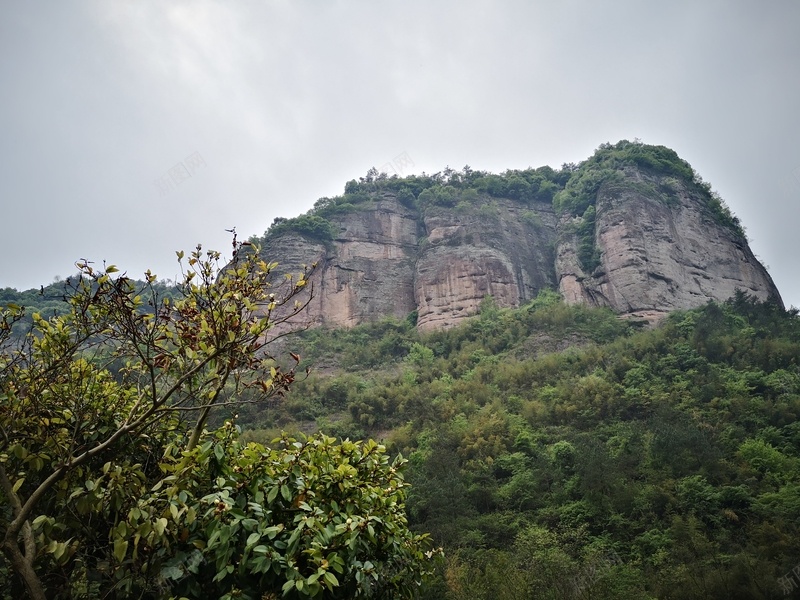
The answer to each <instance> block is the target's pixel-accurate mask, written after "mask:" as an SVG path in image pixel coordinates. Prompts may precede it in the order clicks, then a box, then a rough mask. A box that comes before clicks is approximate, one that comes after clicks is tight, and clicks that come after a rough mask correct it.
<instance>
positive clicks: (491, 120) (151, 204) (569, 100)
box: [0, 0, 800, 306]
mask: <svg viewBox="0 0 800 600" xmlns="http://www.w3.org/2000/svg"><path fill="white" fill-rule="evenodd" d="M799 28H800V2H796V1H795V0H785V1H781V0H773V1H771V2H758V3H757V2H755V1H752V2H743V1H731V0H724V1H719V2H715V1H697V0H691V1H680V0H679V1H673V2H655V1H653V2H643V1H641V0H630V1H624V0H619V1H606V2H597V1H596V0H581V1H559V2H555V1H540V2H534V1H526V2H522V1H520V2H502V1H492V2H488V1H487V2H474V1H463V0H461V1H458V2H456V1H452V2H445V1H442V2H435V1H431V0H426V1H421V2H414V1H411V2H409V1H405V2H388V1H387V2H378V1H370V2H367V1H361V2H356V1H353V2H332V1H331V2H323V1H322V0H319V1H316V2H311V1H302V0H301V1H298V0H293V1H286V2H266V1H264V2H255V1H252V2H251V1H233V0H225V1H224V2H223V1H219V2H215V1H203V0H192V1H185V2H184V1H170V2H166V1H162V2H156V1H146V0H136V1H133V0H128V1H125V0H115V1H110V0H105V1H100V0H75V1H66V0H58V1H55V0H53V1H49V2H47V1H37V2H23V1H22V0H20V1H12V0H0V202H2V223H3V230H2V235H0V252H2V255H3V257H4V259H3V261H2V266H1V267H0V287H5V286H10V287H16V288H18V289H27V288H31V287H38V286H39V285H40V284H42V283H44V284H46V283H49V282H51V281H52V280H53V279H54V277H55V276H62V277H65V276H67V275H69V274H71V273H72V272H74V270H75V269H74V262H75V261H76V260H78V259H80V258H87V259H90V260H94V261H97V262H98V263H101V262H102V261H103V260H106V261H108V262H109V263H114V264H116V265H118V266H119V267H120V268H121V269H123V270H127V271H128V273H129V274H130V275H131V276H135V277H140V276H141V275H142V273H143V272H144V270H145V269H147V268H151V269H152V270H153V271H154V272H156V273H157V274H158V275H159V277H162V278H174V277H175V275H176V271H177V269H176V261H175V250H178V249H191V248H193V247H194V246H195V245H196V244H197V243H202V244H203V245H204V246H205V247H211V248H214V249H219V250H223V251H227V250H229V248H230V238H229V234H227V233H226V232H225V229H229V228H231V227H234V226H235V227H236V228H237V231H238V233H239V234H240V237H247V236H249V235H252V234H259V235H260V234H262V233H263V232H264V230H266V229H267V227H268V226H269V225H270V223H271V222H272V220H273V219H274V218H275V217H278V216H281V217H291V216H296V215H298V214H300V213H302V212H304V211H306V210H308V209H309V208H311V206H312V205H313V203H314V202H315V201H316V200H317V199H318V198H320V197H322V196H333V195H338V194H341V193H342V192H343V190H344V184H345V182H346V181H347V180H349V179H353V178H357V177H359V176H362V175H364V174H365V173H366V171H367V170H368V169H369V168H370V167H372V166H375V167H382V166H384V165H389V166H392V167H394V168H395V169H396V170H397V171H399V172H400V174H401V175H408V174H410V173H419V172H422V171H425V172H428V173H433V172H437V171H440V170H442V169H443V168H444V167H446V166H450V167H453V168H461V167H463V166H464V165H467V164H468V165H470V166H471V167H472V168H474V169H484V170H490V171H495V172H502V171H504V170H506V169H509V168H526V167H538V166H542V165H551V166H553V167H558V166H560V165H561V164H562V163H565V162H579V161H581V160H584V159H586V158H588V157H589V156H590V155H591V154H592V152H593V151H594V150H595V148H596V147H597V146H598V145H600V144H601V143H603V142H616V141H618V140H620V139H623V138H624V139H633V138H640V139H641V140H642V141H643V142H645V143H649V144H663V145H666V146H669V147H671V148H673V149H674V150H675V151H677V152H678V154H679V155H680V156H681V157H683V158H685V159H686V160H688V161H689V162H690V163H691V164H692V166H693V167H694V168H695V169H696V170H697V171H698V172H699V173H700V174H701V175H702V177H703V178H704V179H705V180H706V181H709V182H710V183H711V184H712V186H713V187H714V189H716V190H717V191H718V192H719V193H720V194H721V195H722V197H723V198H724V199H725V200H726V201H727V203H728V205H729V206H730V207H731V209H732V210H733V212H734V213H735V214H736V215H738V216H739V217H740V219H741V220H742V222H743V223H744V225H745V227H746V228H747V231H748V234H749V236H750V239H751V245H752V248H753V251H754V252H755V253H756V255H757V256H758V257H759V258H760V259H761V260H762V261H763V262H764V263H765V264H766V265H767V266H768V268H769V271H770V273H771V274H772V277H773V278H774V279H775V282H776V283H777V285H778V287H779V289H780V290H781V293H782V295H783V298H784V300H785V302H786V304H787V305H795V306H800V278H799V277H798V275H800V268H799V267H798V264H799V263H800V253H799V252H798V247H799V246H800V231H798V224H800V202H798V199H800V143H799V142H798V140H800V113H799V112H798V111H799V110H800V35H798V29H799Z"/></svg>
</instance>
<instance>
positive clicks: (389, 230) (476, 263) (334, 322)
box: [262, 165, 780, 330]
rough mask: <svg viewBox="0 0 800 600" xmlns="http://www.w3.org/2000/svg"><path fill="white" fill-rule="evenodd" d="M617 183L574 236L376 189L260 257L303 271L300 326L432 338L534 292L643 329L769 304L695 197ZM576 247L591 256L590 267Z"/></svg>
mask: <svg viewBox="0 0 800 600" xmlns="http://www.w3.org/2000/svg"><path fill="white" fill-rule="evenodd" d="M620 173H621V175H620V176H618V177H615V178H613V179H612V180H610V181H607V182H605V183H602V184H601V185H599V187H598V189H597V191H596V194H595V195H594V197H593V198H591V205H592V206H593V207H594V209H593V210H594V212H593V213H592V218H593V219H594V226H593V228H592V227H591V223H589V224H588V225H589V226H590V227H589V228H588V234H587V233H586V232H587V227H586V225H587V223H586V222H585V219H586V218H589V217H587V216H586V215H584V216H583V217H581V216H576V215H574V214H570V213H569V212H562V214H560V215H559V214H557V212H556V210H555V209H554V208H553V205H552V204H551V203H549V202H540V201H533V202H531V201H528V202H520V201H518V200H512V199H509V198H500V197H489V196H481V197H480V198H479V200H478V201H477V202H473V204H472V205H470V206H465V205H464V203H461V204H454V205H453V206H440V205H429V206H426V207H423V208H419V207H418V206H417V207H415V206H414V205H413V203H409V202H403V201H401V200H400V199H398V194H397V193H394V192H391V191H385V190H384V191H381V192H379V193H376V194H373V197H372V198H371V200H370V201H368V202H363V203H362V204H360V205H358V206H356V207H355V208H354V209H351V210H348V211H344V212H343V213H341V214H333V215H330V216H328V217H327V220H328V221H329V222H330V223H331V225H332V231H331V236H330V239H326V240H315V239H312V238H310V237H308V236H307V235H305V234H304V233H302V232H297V231H292V230H291V229H290V230H288V231H284V232H281V233H279V234H278V235H269V234H268V235H267V236H266V238H265V244H264V246H263V248H262V253H263V254H264V256H265V258H269V260H274V261H278V262H279V263H280V265H281V269H282V270H283V271H284V272H293V271H297V270H299V269H300V268H301V265H303V264H310V263H317V267H316V270H315V272H314V273H313V275H312V277H311V282H312V284H313V299H311V301H310V305H309V307H308V309H307V310H306V311H305V313H304V315H303V317H302V318H303V319H304V320H306V321H308V322H310V323H316V324H324V325H328V326H332V327H340V326H345V327H349V326H353V325H357V324H359V323H364V322H369V321H374V320H378V319H380V318H383V317H386V316H392V317H395V318H398V319H402V318H406V317H407V316H408V315H409V313H412V312H414V311H416V314H417V325H418V327H419V328H420V329H423V330H431V329H436V328H446V327H451V326H453V325H455V324H457V323H458V322H459V321H460V320H461V319H463V318H465V317H468V316H470V315H473V314H475V313H476V312H477V310H478V306H479V304H480V302H481V301H482V300H483V298H484V297H485V296H487V295H491V296H492V297H493V298H494V300H495V301H496V303H497V305H498V306H500V307H516V306H519V305H521V304H524V303H525V302H527V301H529V300H531V299H533V298H534V297H535V296H536V295H537V294H538V293H539V291H540V290H542V289H545V288H551V289H558V290H559V292H560V293H561V294H562V295H563V297H564V298H565V300H566V301H567V302H570V303H584V304H588V305H592V306H608V307H610V308H612V309H613V310H614V311H616V312H618V313H620V314H622V315H632V316H642V317H646V318H657V317H658V316H660V315H663V314H665V313H667V312H668V311H671V310H675V309H687V308H693V307H696V306H699V305H702V304H704V303H706V302H708V301H709V300H716V301H724V300H726V299H728V298H730V297H731V296H732V295H733V294H734V293H735V292H736V290H742V291H744V292H747V293H748V294H751V295H754V296H756V297H758V298H760V299H762V300H763V299H767V298H769V297H772V298H774V299H775V300H776V301H778V302H780V296H779V294H778V291H777V289H776V288H775V285H774V283H773V282H772V279H771V278H770V276H769V274H768V273H767V271H766V269H764V267H763V266H762V265H761V264H760V263H759V261H758V260H757V259H756V258H755V256H754V255H753V253H752V252H751V251H750V248H749V247H748V245H747V241H746V239H745V238H744V237H743V235H742V234H741V232H740V231H737V230H736V228H732V227H730V226H729V224H726V223H725V222H722V221H720V218H719V214H720V213H719V211H717V212H715V210H714V205H713V202H712V203H709V199H708V197H707V193H706V194H705V195H704V192H703V189H704V188H702V187H698V186H697V185H695V184H694V183H692V182H691V181H681V180H679V179H676V178H675V177H668V176H667V175H664V174H663V173H658V172H657V171H653V170H651V169H646V168H640V167H637V166H635V165H634V166H631V165H628V166H625V167H624V168H623V169H621V170H620ZM707 191H708V190H707V189H706V192H707ZM717 208H718V207H717ZM587 235H588V238H587ZM581 244H584V245H586V244H589V246H590V247H591V246H593V248H594V254H593V260H591V261H589V263H590V264H585V263H586V261H585V260H583V261H582V260H581V248H582V246H581ZM584 250H585V249H584Z"/></svg>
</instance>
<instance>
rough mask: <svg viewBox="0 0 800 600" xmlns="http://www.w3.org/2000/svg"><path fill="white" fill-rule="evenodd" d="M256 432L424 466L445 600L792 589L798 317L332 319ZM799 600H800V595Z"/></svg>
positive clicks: (426, 506) (419, 496)
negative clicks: (304, 373) (334, 441)
mask: <svg viewBox="0 0 800 600" xmlns="http://www.w3.org/2000/svg"><path fill="white" fill-rule="evenodd" d="M290 345H291V346H292V348H294V349H295V350H297V351H299V352H300V353H301V354H302V355H303V357H304V358H303V363H304V364H308V365H309V366H311V367H312V368H315V367H316V368H317V369H318V370H317V372H314V371H312V375H311V376H310V377H309V378H308V379H307V380H305V381H303V382H299V383H298V384H297V386H296V387H295V389H294V390H293V391H292V393H291V394H290V395H289V397H288V398H287V399H286V400H284V401H283V402H282V403H280V404H277V405H275V406H274V407H272V408H271V409H269V410H267V411H265V412H252V413H249V414H245V413H241V414H240V422H241V423H242V424H243V425H245V427H246V428H248V427H249V428H250V429H251V430H250V431H249V433H248V434H247V435H249V436H251V437H253V438H256V439H258V438H261V439H267V438H270V437H272V435H273V433H274V432H275V431H277V430H278V429H281V428H289V429H292V428H303V429H306V430H310V429H315V428H321V429H323V430H325V431H326V432H329V433H331V434H334V435H339V436H342V437H345V436H350V437H351V438H361V437H365V436H370V437H377V438H381V439H384V440H385V441H386V442H388V443H389V444H390V448H393V449H394V451H395V452H402V453H403V454H404V455H406V456H408V457H410V461H411V468H410V470H409V473H408V479H409V480H410V481H411V483H412V484H413V487H412V491H411V492H410V496H409V502H408V505H409V511H410V518H411V521H412V522H413V524H414V526H415V527H416V528H418V529H419V530H420V531H430V532H431V533H432V534H433V537H434V539H435V540H436V541H437V542H438V543H440V544H442V545H443V546H444V548H445V551H446V554H447V557H448V558H447V562H446V564H444V565H442V567H441V572H440V577H439V579H438V581H436V582H435V583H434V584H432V585H430V586H428V588H427V589H426V590H425V592H424V594H423V595H425V596H426V597H430V598H439V597H447V598H465V599H466V598H493V599H494V598H590V597H591V598H648V597H657V598H779V597H787V596H784V591H787V594H789V593H793V594H797V591H796V590H795V591H792V592H790V591H789V587H788V586H789V585H790V580H789V579H787V578H786V576H787V575H788V576H790V577H791V572H790V571H791V569H792V568H794V567H795V566H796V564H797V563H798V562H799V561H800V535H799V534H800V523H798V520H797V517H798V515H800V469H799V468H798V467H800V424H798V422H797V417H798V413H800V364H798V363H799V362H800V319H798V317H797V312H796V311H795V310H792V311H789V312H786V311H784V310H783V309H782V308H780V307H779V306H777V305H774V304H768V303H767V304H762V303H758V302H756V301H754V300H753V299H751V298H749V297H747V296H745V295H743V294H740V295H738V296H737V297H736V298H734V299H732V300H731V301H729V302H728V303H726V304H722V305H720V304H713V303H709V304H708V305H706V306H704V307H702V308H699V309H696V310H693V311H689V312H675V313H673V314H671V315H670V316H669V317H668V318H667V320H666V321H665V322H664V323H663V325H662V326H661V327H659V328H657V329H647V330H639V329H638V328H637V327H635V326H634V325H633V324H631V323H629V322H625V321H623V320H620V319H618V318H617V317H615V316H614V315H613V314H612V313H611V312H610V311H606V310H602V309H589V308H584V307H579V306H567V305H564V304H563V303H562V302H561V300H560V299H559V298H558V296H557V295H556V294H553V293H543V294H541V295H540V296H539V297H538V298H537V299H536V300H534V301H533V302H532V303H530V304H528V305H526V306H524V307H522V308H520V309H516V310H508V309H498V308H497V307H496V306H495V305H494V304H493V302H492V301H491V299H487V300H486V301H484V303H483V305H482V309H481V313H480V315H479V316H478V317H476V318H475V319H473V320H471V321H469V322H468V323H466V324H465V325H463V326H461V327H459V328H456V329H453V330H450V331H442V332H438V333H434V334H430V335H424V336H423V335H421V334H419V333H418V332H417V331H416V330H415V329H414V327H413V315H410V317H409V319H408V320H407V321H403V322H400V321H390V320H387V321H382V322H380V323H377V324H373V325H368V326H362V327H357V328H354V329H350V330H339V331H328V330H325V329H317V330H313V331H309V332H306V333H304V334H303V335H302V336H300V337H299V338H297V337H295V338H290ZM792 597H794V596H792Z"/></svg>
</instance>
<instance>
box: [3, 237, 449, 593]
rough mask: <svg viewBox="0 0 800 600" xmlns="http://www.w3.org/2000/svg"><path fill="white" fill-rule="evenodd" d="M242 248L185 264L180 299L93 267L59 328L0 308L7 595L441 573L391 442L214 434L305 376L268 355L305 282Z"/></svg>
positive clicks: (409, 582) (258, 588)
mask: <svg viewBox="0 0 800 600" xmlns="http://www.w3.org/2000/svg"><path fill="white" fill-rule="evenodd" d="M234 244H235V246H234V247H235V248H236V250H237V251H236V252H235V254H234V256H235V258H234V259H233V260H232V261H227V260H226V261H221V257H220V254H219V253H218V252H214V251H207V252H202V251H201V248H200V247H199V246H198V247H197V249H196V250H194V251H193V252H191V253H190V254H189V255H188V256H186V257H185V258H186V261H185V262H184V260H183V259H184V254H183V253H182V252H179V253H178V259H179V261H180V264H181V271H182V274H183V277H182V280H181V282H180V284H179V285H178V286H177V287H175V288H172V289H170V290H169V292H170V293H169V294H166V295H162V291H163V290H162V288H163V286H161V285H159V284H157V283H156V281H155V276H153V275H151V274H149V273H148V274H147V277H148V279H147V281H145V282H143V283H142V282H134V281H132V280H130V279H129V278H128V277H126V276H125V275H124V274H119V272H118V270H117V268H116V267H114V266H113V265H108V266H104V267H103V268H102V269H98V268H95V267H93V266H91V265H90V264H88V263H86V262H81V263H79V264H78V268H79V270H80V271H79V273H78V274H77V275H76V276H75V277H73V278H70V280H68V281H66V282H65V283H64V285H63V290H62V291H63V295H62V298H61V301H60V304H55V305H54V306H53V307H52V308H53V310H54V311H55V312H56V314H55V315H50V316H48V315H43V314H41V313H39V312H36V311H33V312H32V313H31V320H30V325H29V326H28V327H27V328H25V329H23V330H22V331H21V332H20V331H19V327H21V326H23V327H24V326H25V319H24V318H23V317H24V310H25V309H23V308H22V307H21V306H20V305H18V304H17V303H6V304H5V306H0V597H2V598H3V599H6V600H7V599H10V598H18V597H23V595H24V597H27V598H31V599H32V600H46V599H48V598H64V599H66V598H87V599H92V598H176V597H186V598H202V597H214V598H223V599H232V598H249V599H252V600H257V599H260V598H277V597H278V595H280V596H281V597H284V598H317V599H324V598H331V599H334V598H347V599H350V598H381V599H384V598H409V597H411V596H413V594H414V592H415V591H416V590H417V588H418V586H419V583H420V580H421V578H422V577H423V576H424V575H425V574H426V573H427V572H428V571H430V570H431V567H432V565H434V564H435V562H434V561H433V560H432V559H433V558H434V557H436V556H438V555H439V554H440V552H439V551H438V550H434V549H432V548H430V546H429V540H428V538H427V536H425V535H418V534H415V533H413V532H412V531H411V530H410V529H409V527H408V521H407V518H406V511H405V497H406V488H407V484H406V483H405V481H404V479H403V474H402V469H403V465H404V462H405V461H404V460H403V459H402V458H400V457H397V458H395V459H393V460H390V457H389V455H388V454H387V452H386V448H385V447H384V446H381V445H379V444H377V443H375V442H373V441H367V442H352V441H349V440H348V441H344V442H342V443H337V442H336V440H334V439H333V438H330V437H326V436H324V435H316V436H311V437H306V436H302V435H298V436H295V437H288V436H280V437H279V438H277V439H275V440H270V441H269V444H268V445H265V444H259V443H255V442H252V441H251V442H249V443H248V442H246V441H243V440H242V439H241V438H240V435H239V429H238V428H237V427H236V426H235V424H234V423H233V422H232V421H227V422H225V423H224V424H221V425H220V426H218V427H213V426H210V427H209V424H210V423H211V417H212V414H213V412H214V411H216V410H218V409H219V408H220V407H229V408H230V407H232V406H237V405H239V404H240V403H241V402H243V401H246V402H254V403H255V402H260V403H264V402H266V401H269V399H271V398H272V399H275V398H279V397H281V396H282V395H283V394H285V393H286V391H287V390H288V389H289V388H290V386H291V384H292V382H293V381H294V379H295V369H296V366H297V365H296V362H297V361H295V364H294V365H292V366H290V367H289V368H286V369H283V368H281V366H280V365H278V364H276V362H275V361H274V360H273V359H272V358H271V357H270V355H269V350H270V348H271V341H272V337H273V335H272V330H273V328H275V327H278V328H279V327H280V326H281V324H282V323H285V320H286V319H288V318H290V317H291V315H293V314H295V313H296V312H297V311H298V310H301V309H302V303H296V297H297V295H298V294H299V292H300V290H302V289H303V288H304V286H305V284H306V281H307V280H306V279H305V275H306V273H300V274H296V275H294V276H292V277H290V278H280V279H278V280H277V281H275V280H274V279H275V278H274V277H272V271H273V269H274V267H275V264H274V263H272V264H270V263H266V262H265V261H262V260H261V259H260V258H259V257H258V256H257V255H256V254H255V253H245V252H239V251H238V250H241V247H240V246H238V245H236V243H235V238H234ZM44 293H45V290H44V289H42V290H40V295H39V296H38V297H35V299H38V300H40V301H41V299H42V298H44ZM17 300H24V301H27V300H28V299H26V298H24V297H23V298H17ZM44 302H47V303H50V302H56V301H55V300H44ZM281 306H286V310H284V311H281V310H280V308H281ZM292 307H294V308H292ZM28 310H30V308H29V309H28ZM275 311H277V312H278V313H281V314H282V316H281V315H279V314H277V313H276V312H275ZM298 360H299V359H298ZM243 391H247V394H246V398H243V397H242V392H243Z"/></svg>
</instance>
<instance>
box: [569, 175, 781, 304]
mask: <svg viewBox="0 0 800 600" xmlns="http://www.w3.org/2000/svg"><path fill="white" fill-rule="evenodd" d="M641 183H645V184H649V185H641ZM637 184H639V185H637ZM662 184H663V182H662V181H660V178H658V177H656V176H652V175H645V174H643V173H641V172H638V171H636V170H629V171H628V172H627V173H626V179H625V180H624V181H623V182H621V183H613V184H608V185H604V186H602V187H601V188H600V190H599V192H598V194H597V201H596V220H595V244H596V246H597V248H598V250H599V251H600V266H599V267H597V268H596V269H595V270H594V271H593V272H592V273H585V272H584V271H583V270H582V268H581V266H580V264H579V262H578V260H577V243H578V242H577V239H576V235H575V234H574V233H570V232H569V227H568V225H569V221H570V219H564V220H563V221H562V222H561V224H560V230H561V232H562V234H561V236H560V239H559V243H558V248H557V258H556V272H557V275H558V278H559V284H558V287H559V291H560V292H561V294H562V295H563V296H564V298H565V299H566V300H567V301H568V302H573V303H585V304H590V305H594V306H609V307H611V308H612V309H614V310H615V311H616V312H619V313H623V314H634V315H641V316H647V317H651V318H652V317H653V316H656V315H657V314H658V313H666V312H668V311H671V310H675V309H686V308H694V307H696V306H700V305H702V304H705V303H706V302H708V301H709V300H716V301H725V300H727V299H728V298H730V297H731V296H733V295H734V293H735V292H736V290H737V289H738V290H742V291H744V292H747V293H749V294H751V295H754V296H756V297H758V298H759V299H762V300H766V299H767V298H768V297H769V296H770V295H772V296H775V297H779V296H778V292H777V289H776V288H775V285H774V283H773V282H772V279H771V277H770V276H769V274H768V273H767V271H766V269H764V267H763V266H762V265H761V263H759V262H758V260H757V259H756V258H755V256H754V255H753V253H752V252H751V251H750V248H749V246H748V245H747V241H746V239H744V238H742V237H740V236H739V235H737V234H736V233H735V232H734V231H733V230H731V229H730V228H727V227H725V226H723V225H721V224H719V223H718V222H717V220H716V219H715V218H714V216H713V214H712V213H711V212H710V210H709V208H708V207H707V206H706V204H705V202H704V201H703V199H702V198H701V197H700V196H699V195H698V194H697V193H696V192H693V191H690V190H689V189H687V186H686V185H683V184H681V183H680V182H676V181H675V180H674V179H673V180H672V181H671V182H670V185H671V186H672V187H673V188H674V193H672V194H670V195H669V196H668V197H664V196H663V194H658V193H657V192H656V191H655V190H657V189H659V186H660V185H662Z"/></svg>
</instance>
